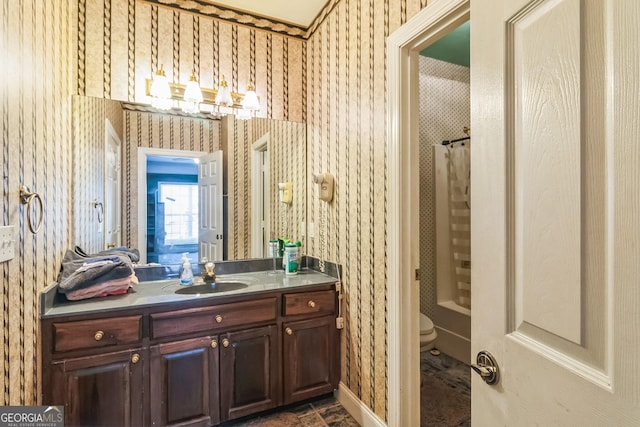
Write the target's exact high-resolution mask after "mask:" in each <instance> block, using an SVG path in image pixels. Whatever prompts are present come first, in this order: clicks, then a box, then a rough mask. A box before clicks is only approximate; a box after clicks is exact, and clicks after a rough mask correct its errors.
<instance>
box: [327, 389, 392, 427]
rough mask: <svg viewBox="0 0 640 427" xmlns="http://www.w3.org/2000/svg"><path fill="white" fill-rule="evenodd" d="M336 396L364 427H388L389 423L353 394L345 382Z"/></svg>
mask: <svg viewBox="0 0 640 427" xmlns="http://www.w3.org/2000/svg"><path fill="white" fill-rule="evenodd" d="M334 395H335V397H336V399H338V401H339V402H340V404H341V405H342V406H343V407H344V409H346V410H347V412H348V413H349V414H351V416H352V417H353V418H354V419H355V420H356V421H357V422H358V424H360V425H361V426H362V427H387V423H385V422H384V421H383V420H382V419H381V418H380V417H379V416H378V415H376V414H375V413H374V412H373V411H372V410H371V409H370V408H369V407H368V406H367V405H365V404H364V403H363V402H362V401H361V400H360V399H358V396H356V395H355V394H353V392H352V391H351V390H349V388H348V387H347V386H346V385H344V383H343V382H340V384H339V385H338V390H336V391H335V392H334Z"/></svg>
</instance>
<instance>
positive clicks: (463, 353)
mask: <svg viewBox="0 0 640 427" xmlns="http://www.w3.org/2000/svg"><path fill="white" fill-rule="evenodd" d="M436 331H437V332H438V338H436V348H437V349H438V350H440V351H441V352H443V353H445V354H446V355H448V356H451V357H453V358H455V359H457V360H459V361H461V362H462V363H466V364H467V365H468V364H470V363H471V341H470V340H469V339H467V338H465V337H463V336H461V335H458V334H456V333H455V332H451V331H449V330H447V329H442V328H439V327H438V326H436Z"/></svg>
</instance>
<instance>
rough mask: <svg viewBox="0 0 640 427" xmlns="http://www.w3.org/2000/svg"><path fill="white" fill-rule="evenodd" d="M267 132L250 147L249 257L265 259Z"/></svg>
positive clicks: (267, 233) (267, 192) (268, 217)
mask: <svg viewBox="0 0 640 427" xmlns="http://www.w3.org/2000/svg"><path fill="white" fill-rule="evenodd" d="M269 139H270V136H269V132H267V133H266V134H264V135H263V136H262V137H261V138H260V139H259V140H257V141H256V142H254V143H253V145H252V146H251V182H252V183H253V184H252V186H251V257H252V258H266V257H267V256H268V251H267V246H268V243H269V236H270V229H269V224H270V216H269V212H270V203H269V200H270V198H269V189H270V188H271V187H270V183H269V151H268V147H269Z"/></svg>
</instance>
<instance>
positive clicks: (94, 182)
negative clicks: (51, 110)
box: [71, 96, 124, 253]
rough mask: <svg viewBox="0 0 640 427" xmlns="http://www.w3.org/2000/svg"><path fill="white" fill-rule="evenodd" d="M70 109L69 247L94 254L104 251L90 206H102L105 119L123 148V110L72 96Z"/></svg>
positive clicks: (111, 103) (115, 103) (116, 105)
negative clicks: (71, 213)
mask: <svg viewBox="0 0 640 427" xmlns="http://www.w3.org/2000/svg"><path fill="white" fill-rule="evenodd" d="M72 108H73V112H72V116H71V121H72V134H73V159H72V164H73V168H72V169H73V175H72V181H71V191H72V194H73V224H72V226H73V238H72V244H73V245H77V246H80V247H81V248H82V249H83V250H84V251H85V252H87V253H96V252H99V251H101V250H103V249H104V233H101V232H100V231H99V230H100V228H102V227H103V224H100V223H99V222H98V211H97V210H96V208H95V207H94V205H93V202H94V200H96V201H98V202H101V203H104V190H105V188H104V173H105V171H104V162H105V158H104V157H105V155H104V150H105V147H104V138H105V131H106V125H105V119H108V120H109V122H111V126H113V128H114V129H115V131H116V132H117V133H118V137H119V138H120V141H121V143H122V144H123V145H124V138H123V127H122V123H123V122H122V119H123V110H122V107H121V105H120V102H118V101H112V100H109V99H102V98H92V97H87V96H74V97H73V100H72Z"/></svg>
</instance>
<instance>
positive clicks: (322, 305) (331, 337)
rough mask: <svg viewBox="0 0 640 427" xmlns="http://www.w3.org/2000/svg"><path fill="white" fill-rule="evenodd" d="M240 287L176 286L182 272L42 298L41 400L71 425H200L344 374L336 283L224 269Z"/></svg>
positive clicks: (326, 385) (309, 392)
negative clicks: (93, 295)
mask: <svg viewBox="0 0 640 427" xmlns="http://www.w3.org/2000/svg"><path fill="white" fill-rule="evenodd" d="M224 280H225V281H226V282H227V283H238V284H245V285H246V286H245V287H240V289H233V287H231V288H230V289H232V290H229V291H222V292H214V293H204V292H202V293H198V292H195V291H194V292H191V293H181V292H183V291H184V290H185V289H186V288H183V287H181V286H180V285H179V284H178V280H177V279H170V280H158V281H151V282H141V283H140V284H138V285H136V286H135V287H134V289H133V292H130V293H129V294H126V295H121V296H111V297H105V298H97V299H93V300H85V301H77V302H69V301H66V299H65V298H64V297H63V296H60V295H58V294H57V293H56V288H55V285H52V286H49V287H48V288H47V289H45V290H44V291H43V293H42V295H41V320H40V334H41V341H40V342H41V350H40V351H41V357H40V363H41V384H42V389H41V394H40V402H39V403H40V404H43V405H64V406H65V425H67V426H76V425H97V424H99V425H120V426H141V425H162V426H164V425H174V424H179V425H181V426H186V425H198V426H210V425H215V424H218V423H220V422H223V421H227V420H231V419H235V418H239V417H243V416H245V415H249V414H253V413H256V412H260V411H264V410H267V409H271V408H275V407H277V406H281V405H286V404H289V403H293V402H296V401H300V400H304V399H308V398H312V397H315V396H320V395H323V394H326V393H330V392H332V391H333V390H335V389H336V388H337V384H338V381H339V376H340V362H339V360H340V358H339V348H340V346H339V333H338V330H337V329H336V320H335V319H336V315H337V307H338V293H337V291H336V285H335V284H336V282H337V280H336V279H335V278H333V277H330V276H327V275H324V274H321V273H317V272H313V271H305V272H301V274H298V275H296V276H290V277H288V276H285V275H284V274H279V275H270V274H268V273H267V272H255V273H241V274H232V275H226V276H225V277H224Z"/></svg>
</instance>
